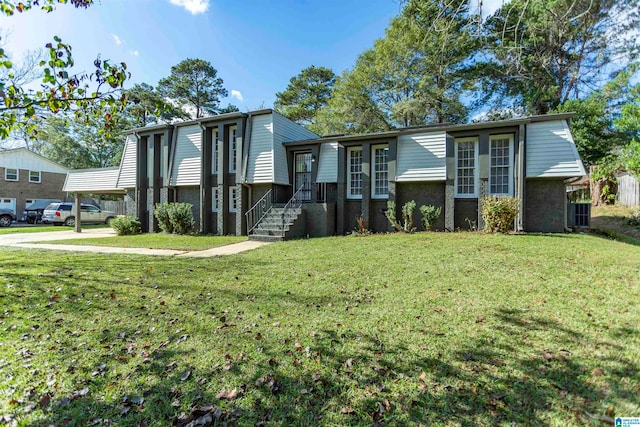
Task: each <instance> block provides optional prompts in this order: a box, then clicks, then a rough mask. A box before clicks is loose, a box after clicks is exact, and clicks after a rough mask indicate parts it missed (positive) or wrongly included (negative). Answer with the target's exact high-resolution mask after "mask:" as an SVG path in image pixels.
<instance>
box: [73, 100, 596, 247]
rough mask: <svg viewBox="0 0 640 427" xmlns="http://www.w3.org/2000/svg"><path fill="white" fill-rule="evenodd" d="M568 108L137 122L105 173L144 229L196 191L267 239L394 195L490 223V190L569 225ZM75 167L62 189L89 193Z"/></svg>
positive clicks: (344, 229) (200, 209) (326, 226)
mask: <svg viewBox="0 0 640 427" xmlns="http://www.w3.org/2000/svg"><path fill="white" fill-rule="evenodd" d="M572 115H573V114H572V113H568V114H549V115H546V116H533V117H523V118H519V119H513V120H503V121H496V122H485V123H468V124H458V125H456V124H441V125H431V126H423V127H416V128H407V129H396V130H393V131H389V132H379V133H371V134H363V135H333V136H326V137H319V136H318V135H315V134H313V133H311V132H309V131H308V130H307V129H305V128H304V127H302V126H300V125H298V124H296V123H294V122H292V121H291V120H289V119H287V118H285V117H283V116H282V115H280V114H278V113H277V112H275V111H273V110H270V109H266V110H258V111H251V112H248V113H240V112H236V113H228V114H221V115H219V116H213V117H205V118H201V119H198V120H193V121H188V122H182V123H177V124H172V125H160V126H150V127H145V128H138V129H132V130H131V131H129V132H128V135H127V139H126V142H125V149H124V153H123V155H122V162H121V164H120V168H119V171H118V173H117V174H115V173H114V174H112V175H109V176H112V177H111V178H110V179H109V180H110V181H111V182H109V183H100V185H102V186H108V187H109V188H113V189H119V190H121V191H123V192H126V196H125V200H126V201H127V202H128V205H129V208H128V212H131V213H133V214H134V215H136V216H137V217H138V218H139V219H140V221H141V223H142V229H143V230H144V231H157V230H158V224H157V222H156V219H155V218H154V215H153V209H154V205H155V204H156V203H159V202H188V203H191V204H192V205H193V214H194V217H195V220H196V223H197V226H198V228H199V231H200V232H202V233H215V234H220V235H225V234H235V235H247V234H248V235H249V236H250V238H253V239H264V240H268V239H280V238H294V237H302V236H311V237H315V236H329V235H334V234H337V235H341V234H345V233H348V232H350V231H351V230H353V229H354V228H355V227H356V225H357V224H356V221H357V219H358V217H362V218H364V220H365V222H366V225H367V227H368V228H369V229H371V230H373V231H376V232H384V231H389V230H390V226H389V223H388V221H387V219H386V217H385V214H384V212H385V210H386V208H387V202H388V201H394V202H395V203H396V206H397V208H398V210H399V209H400V207H401V206H402V205H403V204H404V203H406V202H407V201H409V200H415V202H416V203H417V204H418V206H420V205H423V204H430V205H435V206H439V207H441V208H442V215H441V217H440V219H439V220H438V222H437V224H436V229H437V230H457V229H465V228H469V227H471V226H473V225H475V226H476V227H478V228H482V226H483V224H482V217H481V215H480V200H481V199H482V197H483V196H486V195H494V196H513V197H515V198H516V199H517V200H518V202H519V204H520V214H519V215H518V218H517V220H516V229H517V230H522V231H534V232H563V231H565V229H566V228H567V212H568V209H567V208H568V204H567V196H566V186H567V179H571V178H575V177H580V176H583V175H585V174H586V172H585V170H584V166H583V165H582V161H581V160H580V156H579V154H578V151H577V149H576V146H575V143H574V141H573V137H572V135H571V131H570V127H569V125H570V119H571V116H572ZM77 173H78V174H80V175H78V176H74V180H73V181H75V182H85V183H90V184H89V186H88V187H87V186H86V185H77V186H74V185H68V186H67V187H66V190H67V191H68V192H76V193H91V192H92V189H93V186H95V185H97V184H96V183H95V179H92V178H90V176H89V173H91V174H95V173H96V171H91V172H86V176H84V177H83V174H84V173H83V172H81V171H77ZM73 174H76V172H74V173H73ZM106 177H107V175H106V174H104V175H103V180H107V178H106ZM70 183H71V180H70ZM414 224H419V214H418V213H417V212H416V214H415V217H414Z"/></svg>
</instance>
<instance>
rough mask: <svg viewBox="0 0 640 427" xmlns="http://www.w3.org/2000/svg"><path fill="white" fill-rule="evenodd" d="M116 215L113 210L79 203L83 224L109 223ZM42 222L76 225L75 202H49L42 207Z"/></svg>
mask: <svg viewBox="0 0 640 427" xmlns="http://www.w3.org/2000/svg"><path fill="white" fill-rule="evenodd" d="M115 216H116V214H115V212H111V211H103V210H101V209H100V208H99V207H97V206H94V205H85V204H81V205H80V219H81V220H82V223H83V224H89V223H105V224H109V222H111V220H112V219H113V218H114V217H115ZM42 222H43V223H45V224H53V225H62V224H64V225H67V226H71V227H72V226H74V225H76V217H75V204H74V203H51V204H50V205H49V206H47V207H46V208H44V212H43V213H42Z"/></svg>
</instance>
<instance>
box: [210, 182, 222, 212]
mask: <svg viewBox="0 0 640 427" xmlns="http://www.w3.org/2000/svg"><path fill="white" fill-rule="evenodd" d="M219 194H220V191H219V189H218V187H212V188H211V212H218V210H219V204H220V203H219V198H220V197H219Z"/></svg>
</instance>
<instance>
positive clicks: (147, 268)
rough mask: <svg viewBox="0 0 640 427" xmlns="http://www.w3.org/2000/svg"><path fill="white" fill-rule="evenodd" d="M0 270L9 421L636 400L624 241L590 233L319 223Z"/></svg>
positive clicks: (439, 412)
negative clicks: (244, 240) (194, 254)
mask: <svg viewBox="0 0 640 427" xmlns="http://www.w3.org/2000/svg"><path fill="white" fill-rule="evenodd" d="M0 265H1V266H2V268H1V269H0V307H2V310H1V311H0V322H1V324H0V343H1V344H0V378H2V381H1V382H0V402H1V403H0V416H1V415H2V414H5V416H6V415H12V416H14V419H16V420H17V424H18V425H22V426H26V425H49V424H53V425H69V426H81V425H82V426H84V425H89V424H92V423H93V422H95V423H97V425H103V424H104V423H106V421H104V420H109V421H108V422H109V423H110V424H111V425H119V426H138V425H150V426H151V425H153V426H169V425H172V423H175V424H177V425H184V424H186V422H187V421H186V420H185V418H179V417H180V416H181V415H180V414H182V413H184V414H185V415H184V416H188V415H190V414H193V415H194V416H198V415H199V414H204V413H205V412H207V411H209V410H211V409H212V408H204V407H203V406H204V405H206V404H211V405H214V406H215V407H216V408H218V409H221V410H224V411H226V412H217V413H216V412H211V413H212V414H213V415H214V416H215V415H217V416H218V419H216V418H214V420H217V423H216V424H215V425H222V422H223V421H225V420H226V421H227V422H231V421H232V420H236V421H237V423H238V425H240V426H254V425H256V424H260V425H268V426H281V425H287V426H289V425H292V426H307V425H341V426H342V425H344V426H356V425H357V426H371V425H374V424H375V423H376V422H378V423H379V424H378V425H382V424H384V425H386V426H390V425H391V426H404V425H505V426H507V425H554V426H560V425H562V426H565V425H599V424H598V421H595V420H594V418H592V417H590V416H589V415H587V414H591V415H593V416H605V415H607V414H608V415H613V414H615V415H618V416H638V414H640V405H639V402H640V329H639V326H638V325H640V280H639V277H640V248H639V247H637V246H633V245H626V244H624V243H620V242H615V241H611V240H607V239H603V238H599V237H594V236H588V235H552V236H546V235H511V236H504V235H485V234H479V233H478V234H476V233H455V234H454V233H430V234H424V233H418V234H413V235H383V236H371V237H366V238H355V237H338V238H324V239H311V240H300V241H293V242H285V243H276V244H272V245H268V246H265V247H263V248H260V249H257V250H254V251H249V252H245V253H242V254H239V255H234V256H226V257H218V258H207V259H179V258H174V257H143V256H132V255H117V256H116V255H101V254H84V253H56V252H44V251H43V252H40V253H39V252H38V251H33V250H30V251H23V250H17V249H5V250H3V251H0ZM233 390H235V392H234V393H235V395H236V398H235V400H228V399H224V396H223V395H221V394H219V393H220V392H223V391H227V396H229V393H228V392H229V391H233ZM231 395H233V393H231ZM194 408H195V409H194ZM198 410H200V412H198ZM234 410H235V411H234ZM98 418H100V419H102V420H103V421H101V422H99V421H98V420H97V419H98ZM180 420H182V421H180ZM261 423H262V424H261Z"/></svg>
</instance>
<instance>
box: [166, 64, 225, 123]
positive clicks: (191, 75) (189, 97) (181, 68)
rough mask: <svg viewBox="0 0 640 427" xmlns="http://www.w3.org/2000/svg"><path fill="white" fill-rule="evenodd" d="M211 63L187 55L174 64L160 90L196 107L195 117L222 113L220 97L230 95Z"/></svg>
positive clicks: (187, 104)
mask: <svg viewBox="0 0 640 427" xmlns="http://www.w3.org/2000/svg"><path fill="white" fill-rule="evenodd" d="M222 83H223V81H222V79H221V78H219V77H218V71H217V70H216V69H215V68H213V66H212V65H211V63H209V62H208V61H205V60H203V59H191V58H190V59H185V60H184V61H182V62H180V63H179V64H178V65H174V66H173V67H171V75H170V76H169V77H165V78H164V79H162V80H160V82H158V91H159V92H160V93H161V94H162V95H163V96H166V97H169V98H171V99H174V100H176V101H177V102H179V103H180V104H181V105H183V106H190V107H192V108H193V109H195V118H199V117H204V116H205V115H206V114H218V112H219V104H220V98H221V97H222V98H224V97H226V96H227V95H228V92H227V90H226V89H225V88H224V87H223V86H222Z"/></svg>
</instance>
